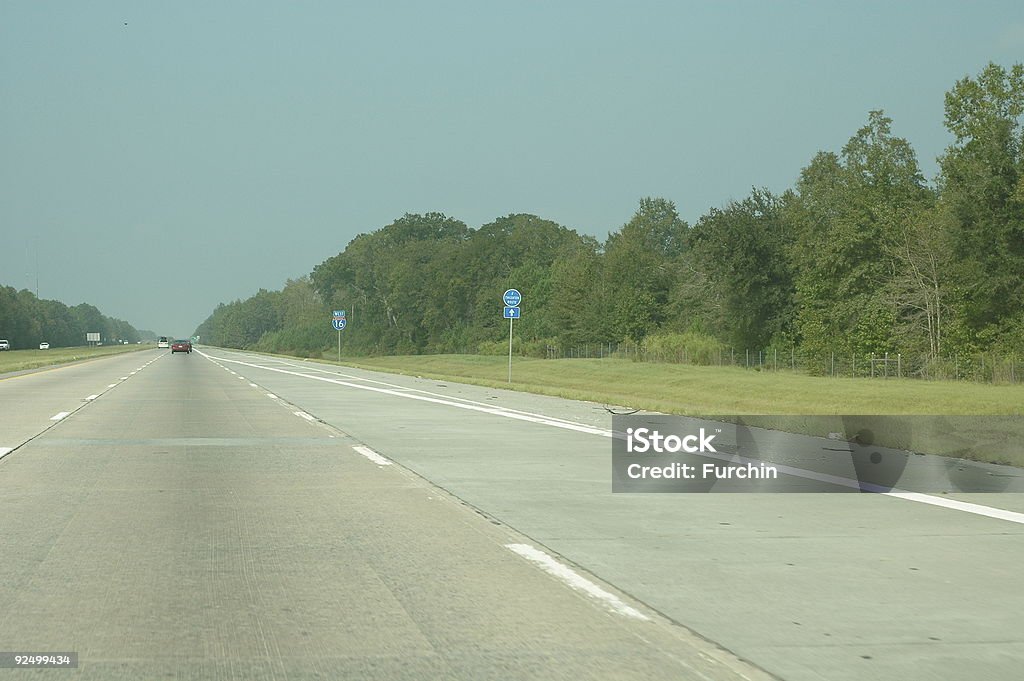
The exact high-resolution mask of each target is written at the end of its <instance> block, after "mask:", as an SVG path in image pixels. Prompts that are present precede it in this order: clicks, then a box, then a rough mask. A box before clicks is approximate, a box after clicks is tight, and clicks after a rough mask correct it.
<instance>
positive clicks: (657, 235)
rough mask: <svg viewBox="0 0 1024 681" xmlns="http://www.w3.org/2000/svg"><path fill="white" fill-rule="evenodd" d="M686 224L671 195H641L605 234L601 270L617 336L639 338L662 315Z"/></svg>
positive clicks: (654, 326) (663, 318)
mask: <svg viewBox="0 0 1024 681" xmlns="http://www.w3.org/2000/svg"><path fill="white" fill-rule="evenodd" d="M688 229H689V226H688V225H687V224H686V222H685V221H684V220H682V219H681V218H680V217H679V212H678V211H677V210H676V206H675V204H674V203H673V202H672V201H669V200H667V199H663V198H645V199H641V200H640V206H639V208H638V209H637V211H636V213H634V214H633V217H632V219H631V220H630V221H629V222H627V223H626V224H625V225H623V226H622V229H620V230H619V231H618V232H615V233H613V234H611V235H609V237H608V240H607V242H606V243H605V248H604V259H603V260H604V263H603V272H602V273H603V276H604V286H605V290H606V291H607V294H608V297H609V299H608V303H607V304H608V308H607V309H608V310H609V311H610V312H611V315H610V317H611V320H612V321H611V325H612V326H611V328H612V329H613V330H614V331H615V333H616V335H617V336H618V337H619V338H622V339H631V340H634V341H640V340H642V339H643V338H644V337H645V336H647V335H648V334H650V333H652V332H654V331H655V330H657V329H658V328H659V327H660V326H661V325H662V324H663V323H664V322H665V321H666V319H667V317H668V301H669V292H670V290H671V289H672V285H673V282H674V279H675V272H676V267H677V266H678V264H679V260H680V258H681V257H682V254H683V251H684V247H685V242H686V233H687V230H688Z"/></svg>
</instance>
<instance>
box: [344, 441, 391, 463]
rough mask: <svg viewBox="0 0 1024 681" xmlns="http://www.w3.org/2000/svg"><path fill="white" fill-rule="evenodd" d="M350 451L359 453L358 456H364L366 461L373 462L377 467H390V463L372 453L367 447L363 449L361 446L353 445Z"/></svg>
mask: <svg viewBox="0 0 1024 681" xmlns="http://www.w3.org/2000/svg"><path fill="white" fill-rule="evenodd" d="M352 449H354V450H356V451H357V452H359V453H360V454H362V455H363V456H365V457H366V458H367V459H369V460H370V461H372V462H374V463H375V464H377V465H378V466H390V465H391V461H389V460H388V459H385V458H384V457H383V456H381V455H380V454H378V453H377V452H375V451H373V450H372V449H370V448H369V447H364V446H363V445H353V447H352Z"/></svg>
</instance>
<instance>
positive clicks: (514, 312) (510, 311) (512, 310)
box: [505, 306, 519, 319]
mask: <svg viewBox="0 0 1024 681" xmlns="http://www.w3.org/2000/svg"><path fill="white" fill-rule="evenodd" d="M505 319H519V308H518V307H512V306H506V307H505Z"/></svg>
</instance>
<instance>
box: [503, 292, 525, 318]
mask: <svg viewBox="0 0 1024 681" xmlns="http://www.w3.org/2000/svg"><path fill="white" fill-rule="evenodd" d="M501 299H502V300H503V301H505V304H506V305H508V306H509V307H519V303H521V302H522V301H523V296H522V295H521V294H520V293H519V291H517V290H515V289H514V288H510V289H509V290H507V291H505V295H503V296H502V297H501ZM506 316H508V315H506Z"/></svg>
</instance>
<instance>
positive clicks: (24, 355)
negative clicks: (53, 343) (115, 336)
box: [0, 345, 155, 374]
mask: <svg viewBox="0 0 1024 681" xmlns="http://www.w3.org/2000/svg"><path fill="white" fill-rule="evenodd" d="M154 347H155V346H154V345H96V346H80V347H75V348H51V349H49V350H5V351H4V352H0V374H7V373H12V372H15V371H27V370H30V369H39V368H42V367H48V366H56V365H58V364H68V363H70V362H79V361H82V360H86V359H96V358H97V357H106V356H108V355H119V354H123V353H125V352H137V351H139V350H152V349H153V348H154Z"/></svg>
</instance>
